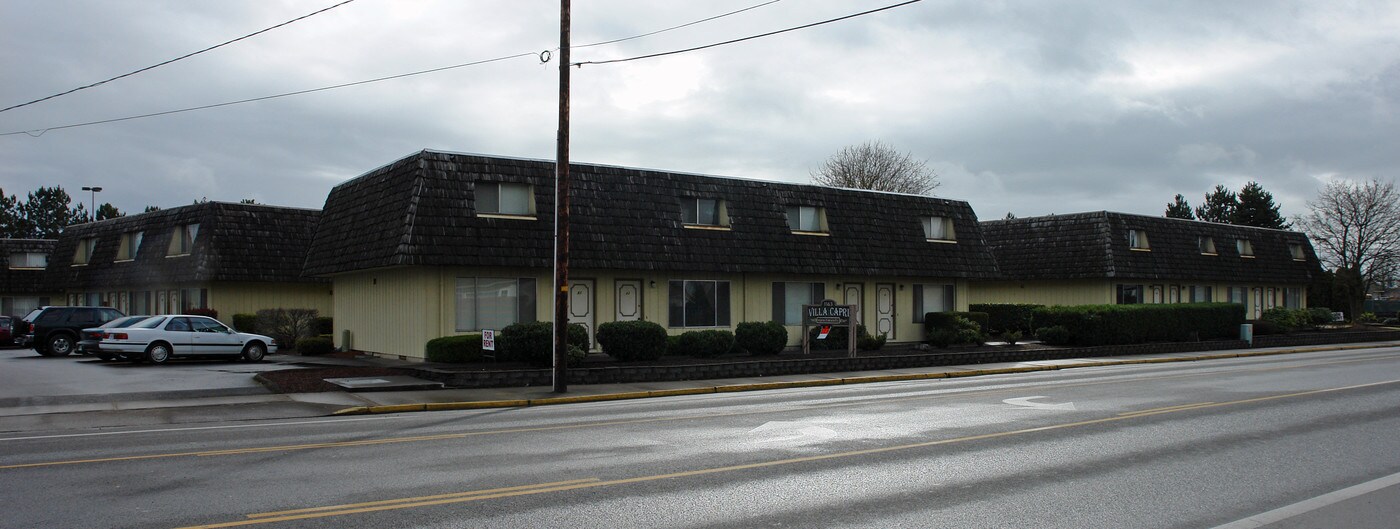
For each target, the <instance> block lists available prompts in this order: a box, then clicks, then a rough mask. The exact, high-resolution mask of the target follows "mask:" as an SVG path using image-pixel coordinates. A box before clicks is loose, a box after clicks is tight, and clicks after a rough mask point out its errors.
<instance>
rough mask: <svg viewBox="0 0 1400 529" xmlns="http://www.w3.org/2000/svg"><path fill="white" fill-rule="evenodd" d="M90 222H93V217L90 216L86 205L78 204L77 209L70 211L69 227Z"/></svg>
mask: <svg viewBox="0 0 1400 529" xmlns="http://www.w3.org/2000/svg"><path fill="white" fill-rule="evenodd" d="M88 222H92V215H88V210H87V206H86V205H84V204H83V203H82V202H79V203H78V207H75V208H73V209H71V210H69V211H68V225H69V226H72V225H74V224H85V223H88Z"/></svg>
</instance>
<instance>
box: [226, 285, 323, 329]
mask: <svg viewBox="0 0 1400 529" xmlns="http://www.w3.org/2000/svg"><path fill="white" fill-rule="evenodd" d="M208 288H209V308H211V309H214V310H217V311H219V317H220V318H221V319H223V320H225V321H230V322H231V321H233V315H234V314H256V313H257V312H258V311H259V310H261V309H277V308H282V309H316V311H317V312H318V313H320V315H322V316H331V317H334V316H335V306H334V304H333V303H332V296H331V285H330V283H320V284H316V283H233V282H229V283H214V284H212V285H210V286H209V287H208Z"/></svg>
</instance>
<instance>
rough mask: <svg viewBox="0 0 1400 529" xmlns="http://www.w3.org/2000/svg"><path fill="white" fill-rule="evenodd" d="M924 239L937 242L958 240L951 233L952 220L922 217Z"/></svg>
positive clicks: (952, 232)
mask: <svg viewBox="0 0 1400 529" xmlns="http://www.w3.org/2000/svg"><path fill="white" fill-rule="evenodd" d="M923 226H924V239H925V240H929V241H938V242H952V241H956V240H958V237H957V234H956V233H954V231H953V219H951V218H948V217H924V218H923Z"/></svg>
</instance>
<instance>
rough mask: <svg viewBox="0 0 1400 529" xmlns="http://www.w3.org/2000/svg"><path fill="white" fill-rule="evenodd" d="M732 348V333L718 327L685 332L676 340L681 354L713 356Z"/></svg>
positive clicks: (703, 356)
mask: <svg viewBox="0 0 1400 529" xmlns="http://www.w3.org/2000/svg"><path fill="white" fill-rule="evenodd" d="M733 348H734V333H732V332H729V331H725V330H719V329H713V330H704V331H689V332H685V333H682V334H681V336H680V338H678V339H677V340H676V349H677V350H678V351H679V354H680V355H681V356H694V357H697V358H714V357H716V356H719V355H722V354H724V353H727V352H729V350H730V349H733Z"/></svg>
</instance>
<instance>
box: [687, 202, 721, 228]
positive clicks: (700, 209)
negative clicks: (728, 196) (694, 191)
mask: <svg viewBox="0 0 1400 529" xmlns="http://www.w3.org/2000/svg"><path fill="white" fill-rule="evenodd" d="M725 206H726V205H725V203H724V201H723V200H720V199H716V198H697V197H683V198H681V223H682V224H685V225H686V226H728V225H729V212H728V208H727V207H725Z"/></svg>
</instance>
